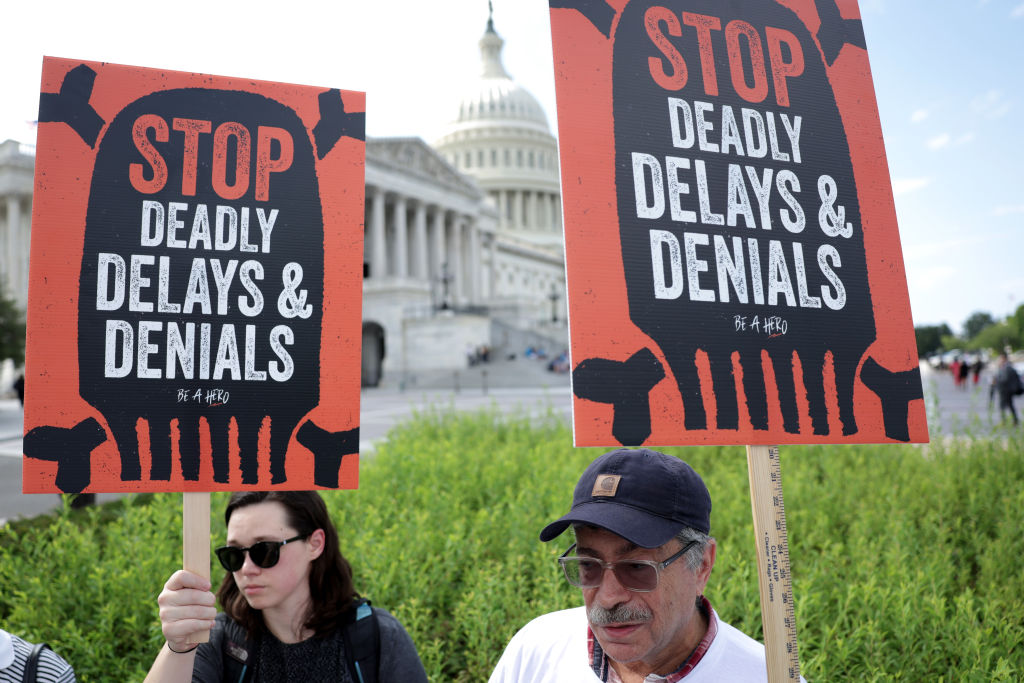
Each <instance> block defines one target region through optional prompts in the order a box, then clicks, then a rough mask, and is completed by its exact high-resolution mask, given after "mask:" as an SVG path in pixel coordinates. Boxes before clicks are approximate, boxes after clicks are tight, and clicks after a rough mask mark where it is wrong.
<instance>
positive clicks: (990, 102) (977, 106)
mask: <svg viewBox="0 0 1024 683" xmlns="http://www.w3.org/2000/svg"><path fill="white" fill-rule="evenodd" d="M1021 8H1022V9H1024V5H1021ZM971 109H973V110H974V111H975V112H977V113H979V114H981V115H983V116H985V117H986V118H989V119H998V118H1001V117H1003V116H1006V115H1007V114H1008V113H1009V112H1010V103H1009V102H1007V101H1006V99H1005V98H1004V96H1003V91H1002V90H996V89H993V90H989V91H988V92H986V93H985V94H984V95H979V96H977V97H975V98H974V99H973V100H971Z"/></svg>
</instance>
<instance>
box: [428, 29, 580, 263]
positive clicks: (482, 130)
mask: <svg viewBox="0 0 1024 683" xmlns="http://www.w3.org/2000/svg"><path fill="white" fill-rule="evenodd" d="M504 45H505V41H504V40H502V38H501V36H499V35H498V33H497V31H495V30H494V21H493V18H490V19H488V20H487V28H486V30H485V31H484V35H483V37H482V38H480V41H479V46H480V66H481V68H480V72H479V73H480V75H479V76H478V77H477V79H476V80H475V81H474V82H472V83H471V84H469V85H468V87H467V88H466V89H465V90H464V95H463V96H462V97H461V98H460V100H459V103H458V108H457V109H456V110H455V112H454V114H455V115H454V117H453V118H452V119H451V121H450V122H449V124H448V125H447V127H446V129H445V133H444V135H442V136H441V138H440V139H439V140H437V141H436V142H435V144H434V147H435V148H436V149H437V151H438V152H440V153H441V155H442V156H444V158H445V159H447V160H448V162H449V163H451V164H452V165H453V166H454V167H455V168H456V169H458V170H459V171H460V172H462V173H464V174H466V175H468V176H470V177H471V178H473V179H474V180H475V181H476V182H477V184H478V185H479V186H480V187H481V189H483V190H484V191H485V192H486V193H487V196H488V198H489V200H490V201H491V203H492V204H493V205H494V207H495V208H496V209H497V211H498V229H499V231H500V232H502V233H504V234H505V235H507V236H509V237H514V238H517V239H520V240H524V241H526V242H529V243H531V244H533V245H536V246H540V247H544V248H548V249H556V250H560V249H561V245H562V221H561V213H562V211H561V193H560V187H559V176H558V145H557V143H556V141H555V138H554V136H553V135H552V134H551V128H550V127H549V126H548V119H547V116H546V115H545V113H544V109H543V107H541V105H540V102H538V101H537V98H536V97H534V96H533V95H532V94H531V93H530V92H529V91H528V90H526V88H524V87H522V86H521V85H519V84H517V83H516V82H515V81H513V80H512V78H511V76H509V74H508V72H506V71H505V67H504V65H503V64H502V61H501V51H502V48H503V47H504Z"/></svg>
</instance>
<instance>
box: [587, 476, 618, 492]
mask: <svg viewBox="0 0 1024 683" xmlns="http://www.w3.org/2000/svg"><path fill="white" fill-rule="evenodd" d="M620 479H622V475H621V474H599V475H597V481H595V482H594V490H593V491H591V492H590V495H591V496H608V497H611V496H614V495H615V492H616V491H617V490H618V488H619V480H620Z"/></svg>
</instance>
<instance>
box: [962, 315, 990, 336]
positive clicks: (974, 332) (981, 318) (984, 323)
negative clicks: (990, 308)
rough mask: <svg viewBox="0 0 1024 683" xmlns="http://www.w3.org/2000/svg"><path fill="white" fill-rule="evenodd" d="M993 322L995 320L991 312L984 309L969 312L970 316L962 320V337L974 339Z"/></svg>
mask: <svg viewBox="0 0 1024 683" xmlns="http://www.w3.org/2000/svg"><path fill="white" fill-rule="evenodd" d="M995 324H996V320H995V318H993V317H992V314H991V313H986V312H985V311H976V312H974V313H971V317H969V318H968V319H967V320H965V321H964V339H967V340H970V339H974V338H975V337H977V336H978V333H980V332H981V331H982V330H983V329H985V328H986V327H989V326H991V325H995Z"/></svg>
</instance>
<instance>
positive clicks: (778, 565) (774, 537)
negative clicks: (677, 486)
mask: <svg viewBox="0 0 1024 683" xmlns="http://www.w3.org/2000/svg"><path fill="white" fill-rule="evenodd" d="M747 468H748V471H749V474H750V506H751V509H752V511H753V514H754V537H755V539H756V541H757V570H758V574H757V575H758V585H759V586H760V589H761V621H762V624H763V629H764V649H765V657H766V660H767V666H768V683H782V682H783V681H799V680H800V657H799V655H798V652H797V644H796V617H795V613H794V610H793V586H792V581H791V579H790V573H789V541H788V539H787V535H786V508H785V506H784V505H783V503H782V470H781V467H780V465H779V447H778V446H747Z"/></svg>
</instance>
